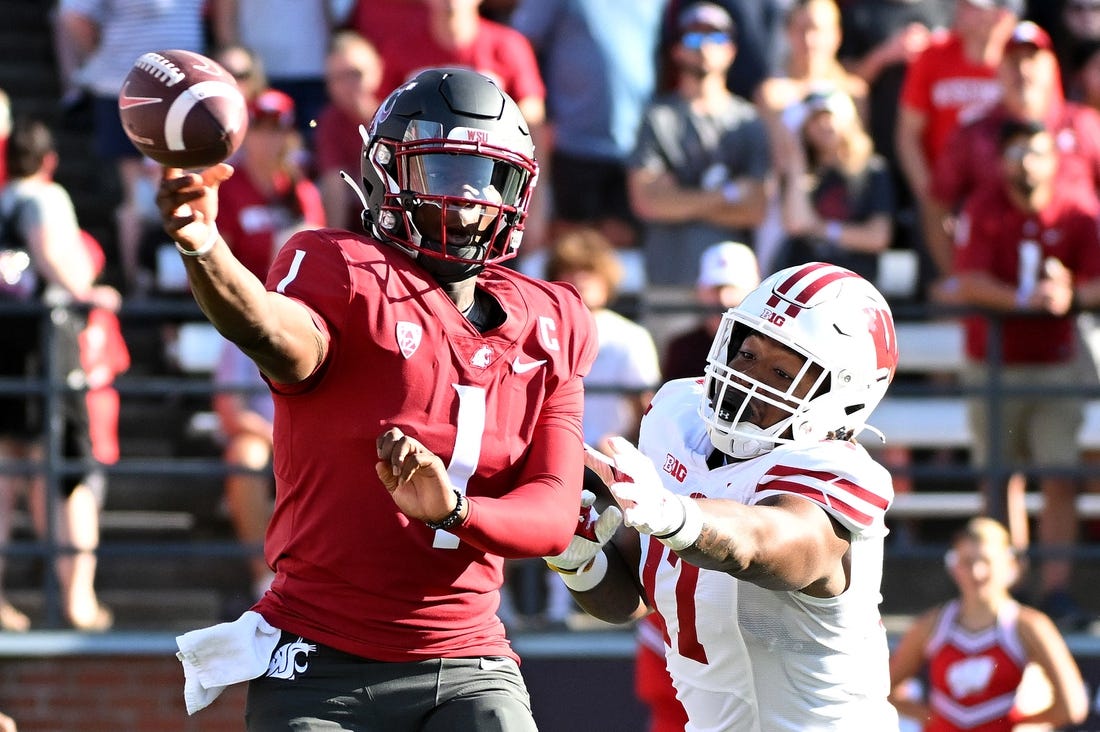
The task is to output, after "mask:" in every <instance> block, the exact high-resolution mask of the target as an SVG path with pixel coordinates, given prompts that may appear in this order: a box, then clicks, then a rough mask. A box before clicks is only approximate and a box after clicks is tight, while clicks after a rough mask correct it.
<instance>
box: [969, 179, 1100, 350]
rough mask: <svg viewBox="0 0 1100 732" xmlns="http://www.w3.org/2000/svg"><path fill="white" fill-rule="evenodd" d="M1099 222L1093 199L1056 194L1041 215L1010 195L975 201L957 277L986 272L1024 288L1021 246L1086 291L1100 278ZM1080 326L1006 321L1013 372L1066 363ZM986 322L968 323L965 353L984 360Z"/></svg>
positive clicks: (978, 196)
mask: <svg viewBox="0 0 1100 732" xmlns="http://www.w3.org/2000/svg"><path fill="white" fill-rule="evenodd" d="M1098 214H1100V208H1098V206H1097V202H1096V198H1095V196H1094V195H1093V194H1092V193H1091V192H1088V191H1081V190H1080V189H1073V188H1068V187H1065V186H1056V187H1055V189H1054V198H1053V199H1052V200H1051V202H1050V203H1049V204H1047V206H1046V207H1045V208H1044V209H1043V210H1042V211H1040V212H1039V213H1037V214H1032V213H1028V212H1026V211H1022V210H1021V209H1019V208H1017V206H1016V205H1015V204H1013V203H1012V202H1011V201H1010V200H1009V198H1008V194H1007V193H1005V191H1004V189H1003V187H1001V186H994V187H990V188H986V189H983V190H981V191H979V192H977V193H975V194H974V195H973V196H971V198H970V199H969V200H968V201H967V203H966V206H965V207H964V208H963V212H962V214H961V215H960V217H959V222H958V225H957V226H956V227H955V256H954V263H955V267H954V269H955V271H957V272H985V273H988V274H990V275H992V276H993V277H994V278H996V279H998V280H1000V281H1002V282H1004V283H1006V284H1009V285H1011V286H1012V287H1017V286H1018V284H1019V277H1020V271H1019V270H1020V265H1019V262H1020V248H1021V246H1031V245H1032V244H1034V245H1037V246H1038V248H1039V256H1038V258H1037V260H1038V261H1039V262H1041V261H1042V260H1044V259H1046V258H1047V257H1054V258H1056V259H1058V260H1060V261H1061V262H1062V264H1064V265H1065V266H1066V267H1067V268H1068V269H1069V270H1070V271H1071V272H1073V278H1074V281H1075V283H1077V284H1080V283H1083V282H1088V281H1091V280H1095V279H1096V278H1097V277H1100V235H1098V232H1097V224H1096V219H1097V215H1098ZM1075 323H1076V321H1075V320H1074V319H1073V318H1071V317H1053V316H1052V317H1018V318H1013V317H1008V318H1005V319H1004V321H1003V331H1002V338H1003V345H1002V353H1003V356H1004V362H1005V363H1007V364H1031V363H1065V362H1067V361H1069V360H1070V359H1072V358H1073V356H1074V350H1075V348H1076V342H1077V336H1076V324H1075ZM986 328H987V323H986V320H985V318H984V317H981V316H971V317H968V318H966V352H967V356H969V357H970V358H971V359H973V360H976V361H982V360H985V352H986V341H987V336H986Z"/></svg>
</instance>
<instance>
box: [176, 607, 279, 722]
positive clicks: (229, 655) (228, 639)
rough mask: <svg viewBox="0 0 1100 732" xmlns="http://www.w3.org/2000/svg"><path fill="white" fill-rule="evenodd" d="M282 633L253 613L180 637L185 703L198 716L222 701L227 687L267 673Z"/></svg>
mask: <svg viewBox="0 0 1100 732" xmlns="http://www.w3.org/2000/svg"><path fill="white" fill-rule="evenodd" d="M279 634H280V631H279V629H278V628H276V627H274V626H273V625H271V624H270V623H268V622H267V621H266V620H264V618H263V616H262V615H260V614H259V613H257V612H254V611H252V610H249V611H248V612H246V613H245V614H244V615H242V616H241V617H239V618H238V619H236V620H234V621H233V622H232V623H219V624H218V625H214V626H211V627H209V628H202V629H200V630H192V631H190V632H188V633H184V634H183V635H180V636H176V645H177V646H179V649H180V650H179V653H177V654H176V658H178V659H179V660H180V662H181V663H182V664H183V675H184V683H183V700H184V702H185V703H186V704H187V713H188V714H194V713H195V712H197V711H199V710H200V709H202V708H203V707H205V706H206V705H208V704H210V702H212V701H214V700H215V699H217V698H218V695H219V694H221V693H222V691H223V690H224V689H225V687H227V686H229V685H230V684H237V683H240V682H242V681H248V680H249V679H254V678H256V677H257V676H260V675H261V674H263V673H264V672H265V671H267V667H268V663H269V662H270V660H271V654H272V653H273V652H274V651H275V646H276V645H278V643H279Z"/></svg>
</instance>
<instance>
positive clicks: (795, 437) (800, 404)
mask: <svg viewBox="0 0 1100 732" xmlns="http://www.w3.org/2000/svg"><path fill="white" fill-rule="evenodd" d="M731 313H732V311H731ZM731 313H727V314H726V315H725V316H723V320H722V326H721V328H720V329H719V332H718V336H717V337H716V338H715V340H714V343H713V344H712V345H711V352H710V354H709V355H708V357H707V367H706V370H705V395H704V397H703V401H702V404H701V405H700V410H699V411H700V416H701V417H702V418H703V420H704V421H705V422H706V423H707V427H708V431H709V432H710V436H711V440H712V442H713V443H714V446H715V447H716V448H717V449H719V450H721V451H722V452H723V453H725V454H726V455H729V456H730V457H733V458H736V459H742V460H743V459H748V458H753V457H757V456H759V455H763V454H764V453H766V452H769V451H770V450H771V449H772V448H774V447H775V446H776V445H777V444H782V443H791V442H796V441H799V438H800V437H803V436H805V435H806V434H807V433H808V432H809V431H810V428H809V425H808V423H807V422H806V420H804V419H802V418H801V417H802V416H803V415H805V414H806V412H807V410H808V409H809V408H810V406H811V403H813V402H815V401H816V400H817V399H821V398H823V397H824V396H825V395H826V392H827V391H828V387H829V381H830V379H829V373H828V371H827V370H826V369H825V368H824V367H822V366H821V364H818V363H817V362H816V361H814V359H813V358H812V357H810V356H809V354H806V353H804V352H802V351H800V350H799V349H797V348H791V346H790V345H789V344H782V345H784V346H785V347H787V348H790V349H791V350H792V351H794V352H795V353H798V355H800V356H802V357H803V359H804V360H803V364H802V367H801V368H800V369H799V371H798V373H797V374H795V375H794V376H793V378H792V379H791V381H790V385H789V386H788V387H787V389H786V390H783V391H781V390H779V389H776V388H774V387H771V386H769V385H767V384H764V383H763V382H761V381H758V380H756V379H754V378H753V377H752V376H749V375H748V374H745V373H742V372H740V371H738V370H736V369H735V368H732V367H731V366H730V364H731V363H733V360H734V357H735V356H736V355H737V353H738V350H739V349H740V348H741V345H742V344H743V343H744V341H745V339H746V338H747V337H748V336H749V335H750V334H752V333H754V332H755V331H753V330H752V329H750V328H749V327H747V326H745V325H742V324H740V323H738V322H737V321H736V320H735V318H733V317H731ZM757 335H760V336H762V337H768V336H765V335H764V334H761V333H757ZM815 366H816V367H817V368H816V369H815ZM815 371H816V376H814V375H813V374H814V373H815ZM806 384H808V388H807V387H806V386H805V385H806ZM803 390H804V394H805V396H801V397H800V396H798V395H797V394H798V392H799V391H803ZM765 408H769V409H768V411H769V413H770V414H774V413H775V412H774V411H772V410H779V412H781V413H782V414H785V415H786V416H784V417H781V418H780V419H779V420H778V421H776V422H775V423H774V424H771V425H768V426H761V425H760V424H759V423H760V421H761V419H762V417H763V416H764V415H763V412H764V410H765Z"/></svg>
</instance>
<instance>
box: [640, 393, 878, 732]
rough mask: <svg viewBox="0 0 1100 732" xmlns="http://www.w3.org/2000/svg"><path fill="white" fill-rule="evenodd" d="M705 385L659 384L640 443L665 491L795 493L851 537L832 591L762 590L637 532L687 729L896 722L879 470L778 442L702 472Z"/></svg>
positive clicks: (854, 452)
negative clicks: (884, 605)
mask: <svg viewBox="0 0 1100 732" xmlns="http://www.w3.org/2000/svg"><path fill="white" fill-rule="evenodd" d="M702 389H703V385H702V381H701V380H698V379H695V380H692V379H681V380H677V381H672V382H669V383H667V384H665V385H664V386H663V387H661V389H660V391H658V392H657V394H656V396H654V398H653V405H652V407H651V409H650V410H649V412H648V413H647V414H646V416H645V417H644V418H643V420H642V427H641V436H640V440H639V448H640V449H641V451H642V452H643V453H645V454H646V455H647V456H648V457H649V458H650V459H651V460H652V461H653V462H654V464H655V465H656V466H657V469H658V472H659V473H660V475H661V478H662V481H663V484H664V486H665V488H667V489H668V490H670V491H672V492H673V493H677V494H680V495H689V496H694V497H697V498H724V499H728V500H733V501H737V502H739V503H743V504H746V505H752V504H755V503H758V502H760V501H761V500H764V499H765V498H768V497H770V496H774V495H777V494H793V495H797V496H800V497H802V498H805V499H806V500H809V501H812V502H813V503H815V504H816V505H818V506H820V507H821V509H822V510H823V511H825V512H826V513H828V514H829V516H831V517H832V518H833V519H834V520H836V521H837V522H838V523H839V524H840V525H842V526H843V527H844V528H845V529H846V530H847V531H848V532H849V534H850V537H851V551H850V576H851V581H850V584H849V586H848V588H847V589H846V590H845V591H844V593H842V594H841V595H839V596H837V597H833V598H816V597H811V596H809V595H807V594H805V593H802V592H785V591H778V590H769V589H765V588H763V587H759V586H757V585H754V584H752V583H750V582H746V581H741V580H737V579H734V578H733V577H732V576H730V575H728V574H726V573H724V572H717V571H711V570H705V569H700V568H698V567H696V566H695V565H692V564H688V563H687V562H684V561H682V560H680V558H679V556H678V555H677V554H676V553H674V552H672V551H671V550H670V549H668V547H666V546H665V545H664V544H662V543H660V542H659V541H657V540H656V539H653V538H652V537H642V539H643V540H642V557H641V565H640V568H639V569H640V575H641V579H642V585H643V587H644V588H645V591H646V594H647V596H648V597H649V599H650V602H651V604H653V605H654V606H655V607H656V609H657V612H659V613H660V615H661V618H662V619H663V620H664V624H665V627H666V656H667V661H668V668H669V672H670V673H671V674H672V679H673V683H674V685H675V686H676V690H677V695H678V698H679V699H680V700H681V701H682V702H683V704H684V708H685V709H686V710H687V713H688V717H689V718H690V719H691V723H690V724H689V725H688V727H687V728H686V729H688V730H693V731H694V730H699V731H702V730H724V732H755V731H756V730H766V731H767V732H777V731H785V730H791V731H792V732H794V731H797V732H802V731H803V730H810V729H812V730H819V731H821V730H876V732H887V731H888V730H897V725H898V720H897V713H896V711H895V710H894V707H893V706H892V705H891V704H890V703H889V702H888V701H887V699H886V697H887V694H888V692H889V672H888V650H887V644H886V631H885V628H884V627H883V625H882V620H881V617H880V615H879V610H878V606H879V603H880V602H881V600H882V598H881V595H880V593H879V586H880V584H881V579H882V553H883V539H884V537H885V536H886V533H887V531H886V525H885V512H886V509H887V508H888V506H889V505H890V502H891V501H892V500H893V489H892V486H891V481H890V476H889V473H887V472H886V470H885V469H884V468H883V467H882V466H881V465H879V464H878V463H876V462H874V460H872V459H871V457H870V456H869V455H868V454H867V451H866V450H864V449H863V448H862V447H860V446H858V445H855V444H852V443H850V442H840V441H835V440H827V441H823V442H820V443H815V444H812V445H780V446H778V447H776V448H774V449H773V450H771V451H770V452H768V453H767V454H765V455H761V456H760V457H757V458H753V459H751V460H744V461H740V462H734V463H731V464H729V465H725V466H722V467H719V468H715V469H713V470H711V469H709V468H708V466H707V457H708V456H709V455H710V454H711V453H712V452H713V451H714V447H713V445H712V444H711V441H710V437H709V436H708V435H707V431H706V426H705V425H704V424H703V422H702V420H700V419H699V415H698V411H697V410H698V405H699V400H700V396H701V393H702Z"/></svg>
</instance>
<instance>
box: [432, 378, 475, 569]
mask: <svg viewBox="0 0 1100 732" xmlns="http://www.w3.org/2000/svg"><path fill="white" fill-rule="evenodd" d="M452 386H453V387H454V388H455V391H456V392H458V420H457V423H456V425H455V426H456V428H457V429H456V431H455V449H454V451H453V452H452V453H451V462H449V463H447V477H449V478H450V479H451V483H452V484H453V485H454V487H455V488H457V489H458V490H459V491H460V492H461V493H462V494H463V495H465V494H466V483H467V482H468V481H469V480H470V476H471V475H473V474H474V472H476V471H477V463H478V461H479V460H480V459H481V440H482V438H483V437H484V436H485V390H484V389H482V388H481V387H480V386H463V385H462V384H452ZM432 546H433V547H435V548H436V549H457V548H458V537H457V536H455V535H454V534H452V533H451V532H449V531H443V530H442V529H440V530H438V531H436V532H435V539H433V540H432Z"/></svg>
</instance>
